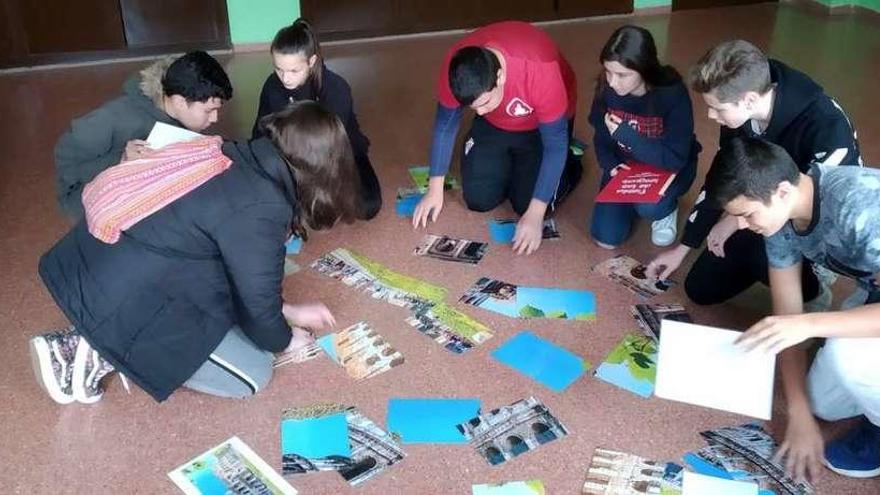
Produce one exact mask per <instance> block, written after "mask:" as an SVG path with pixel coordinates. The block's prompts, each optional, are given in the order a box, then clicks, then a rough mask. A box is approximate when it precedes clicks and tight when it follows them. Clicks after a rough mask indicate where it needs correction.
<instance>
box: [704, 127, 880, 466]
mask: <svg viewBox="0 0 880 495" xmlns="http://www.w3.org/2000/svg"><path fill="white" fill-rule="evenodd" d="M706 190H707V196H708V198H709V199H710V200H711V201H713V202H715V203H716V204H717V205H719V206H721V207H723V208H724V209H725V210H726V211H727V213H728V214H729V215H731V216H733V217H735V218H736V219H737V221H738V222H739V228H741V229H743V228H748V229H750V230H752V231H753V232H757V233H759V234H761V235H763V236H764V237H765V238H766V250H767V259H768V262H769V279H770V290H771V293H772V298H773V312H774V313H775V314H776V315H777V316H770V317H767V318H764V319H762V320H761V321H760V322H758V323H757V324H755V325H754V326H752V327H751V328H749V329H748V330H747V331H746V332H745V333H744V334H743V335H742V337H740V339H739V340H738V343H739V344H740V345H742V346H745V347H746V348H748V349H760V350H763V351H769V352H773V353H780V355H779V367H780V372H781V375H782V382H783V388H784V390H785V396H786V398H787V401H788V413H789V423H788V430H787V431H786V435H785V441H784V442H783V443H782V445H781V447H780V449H779V452H778V453H777V456H778V457H783V456H787V461H786V467H787V468H788V469H789V471H790V472H791V474H793V475H795V476H796V477H798V478H803V477H805V475H807V476H810V477H815V475H816V474H818V464H819V461H820V460H821V461H824V463H825V465H827V466H828V467H829V468H830V469H831V470H833V471H835V472H837V473H840V474H843V475H845V476H852V477H858V478H869V477H874V476H880V364H878V362H880V361H878V359H880V304H874V303H876V302H880V286H878V281H877V276H878V274H880V171H878V170H876V169H871V168H856V167H839V168H838V167H824V166H821V165H817V166H813V168H812V169H811V170H810V171H809V173H807V174H804V173H801V172H800V171H798V168H797V166H796V165H795V164H794V162H793V161H792V159H791V157H789V155H788V154H787V153H786V152H785V150H784V149H782V148H780V147H779V146H777V145H775V144H772V143H769V142H767V141H763V140H761V139H758V138H736V139H734V140H733V141H732V142H731V143H730V145H729V146H728V147H726V148H724V149H722V150H721V151H719V153H718V155H716V157H715V162H714V163H713V164H712V168H711V170H710V172H709V174H708V175H707V177H706ZM804 258H806V259H809V260H810V261H812V262H813V263H817V264H820V265H823V266H825V267H826V268H829V269H831V270H834V271H836V272H837V273H839V274H841V275H844V276H847V277H850V278H853V279H855V280H856V282H857V283H858V285H859V286H860V287H861V288H862V289H864V290H865V291H867V292H868V298H867V301H866V304H865V305H864V306H861V307H856V308H851V309H847V310H841V311H834V312H825V313H812V314H803V296H802V292H801V285H800V284H801V277H800V270H801V263H802V262H803V260H804ZM813 338H825V339H826V341H825V345H824V347H823V348H822V349H821V350H820V351H819V352H818V353H817V354H816V358H815V360H814V361H813V363H812V366H811V367H809V372H808V359H807V353H806V348H805V342H806V341H808V340H810V339H813ZM814 414H815V415H816V416H818V417H820V418H822V419H825V420H828V421H836V420H840V419H843V418H848V417H854V416H862V421H861V422H860V423H859V425H858V426H857V427H856V428H854V429H853V430H852V431H850V432H849V433H847V434H846V435H844V436H843V437H842V438H840V439H838V440H835V441H833V442H830V443H828V444H827V445H824V440H823V438H822V434H821V432H820V431H819V427H818V424H817V422H816V420H815V418H814V417H813V415H814ZM823 446H824V453H823Z"/></svg>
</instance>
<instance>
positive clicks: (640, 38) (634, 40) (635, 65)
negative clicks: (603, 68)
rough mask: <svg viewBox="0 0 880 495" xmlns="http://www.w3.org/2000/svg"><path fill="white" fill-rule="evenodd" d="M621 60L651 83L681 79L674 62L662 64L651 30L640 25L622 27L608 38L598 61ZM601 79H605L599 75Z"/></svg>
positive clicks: (655, 85)
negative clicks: (672, 64)
mask: <svg viewBox="0 0 880 495" xmlns="http://www.w3.org/2000/svg"><path fill="white" fill-rule="evenodd" d="M605 62H618V63H619V64H620V65H622V66H624V67H626V68H627V69H630V70H634V71H636V72H638V73H639V75H640V76H642V79H643V80H644V81H645V83H646V84H647V85H648V86H651V87H657V86H670V85H672V84H675V83H678V82H679V81H681V74H679V73H678V71H677V70H675V67H673V66H671V65H660V60H659V59H658V58H657V46H656V45H655V44H654V37H653V36H651V32H650V31H648V30H647V29H645V28H642V27H639V26H632V25H627V26H621V27H619V28H617V30H616V31H614V33H613V34H612V35H611V37H610V38H608V42H607V43H605V47H604V48H602V52H601V53H600V54H599V63H605ZM599 80H600V81H605V78H604V77H600V79H599Z"/></svg>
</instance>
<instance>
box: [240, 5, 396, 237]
mask: <svg viewBox="0 0 880 495" xmlns="http://www.w3.org/2000/svg"><path fill="white" fill-rule="evenodd" d="M270 52H271V54H272V64H273V65H274V67H275V71H274V72H273V73H272V74H270V75H269V77H268V78H267V79H266V82H265V83H264V84H263V90H262V91H261V92H260V107H259V109H258V110H257V120H256V122H254V130H253V135H254V137H259V136H261V135H263V132H264V131H263V129H261V126H260V122H261V120H260V119H262V118H263V116H265V115H268V114H270V113H274V112H277V111H278V110H281V109H282V108H284V107H285V106H287V105H289V104H291V103H293V102H295V101H302V100H314V101H317V102H319V103H320V104H321V105H323V106H324V108H326V109H327V110H330V111H331V112H333V113H335V114H336V115H337V116H339V118H340V119H341V120H342V123H343V125H345V132H347V133H348V138H349V140H350V142H351V149H352V151H353V152H354V161H355V163H356V164H357V169H358V171H357V173H358V174H359V176H360V184H361V187H360V189H361V194H360V197H361V205H360V211H361V215H360V216H361V218H362V219H364V220H369V219H371V218H373V217H375V216H376V214H378V213H379V209H381V208H382V191H381V189H380V187H379V179H378V178H377V177H376V172H375V171H374V170H373V165H372V164H371V163H370V158H369V156H368V154H367V152H368V151H369V148H370V140H369V139H367V137H366V136H364V134H363V133H362V132H361V128H360V126H359V125H358V121H357V117H356V116H355V114H354V103H353V101H352V97H351V87H349V85H348V83H347V82H346V81H345V79H343V78H342V77H341V76H340V75H339V74H337V73H335V72H333V71H331V70H330V69H328V68H327V67H326V66H324V58H323V57H322V56H321V46H320V45H319V44H318V38H317V36H316V35H315V33H314V31H312V27H311V25H309V23H308V22H307V21H306V20H305V19H297V20H296V21H294V23H293V24H291V25H290V26H287V27H285V28H282V29H281V30H280V31H278V33H277V34H276V35H275V39H273V40H272V45H271V48H270Z"/></svg>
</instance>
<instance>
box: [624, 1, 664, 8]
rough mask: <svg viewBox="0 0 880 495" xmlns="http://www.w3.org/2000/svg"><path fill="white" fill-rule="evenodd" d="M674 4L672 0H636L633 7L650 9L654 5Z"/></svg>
mask: <svg viewBox="0 0 880 495" xmlns="http://www.w3.org/2000/svg"><path fill="white" fill-rule="evenodd" d="M671 5H672V0H634V1H633V8H634V9H649V8H652V7H669V6H671Z"/></svg>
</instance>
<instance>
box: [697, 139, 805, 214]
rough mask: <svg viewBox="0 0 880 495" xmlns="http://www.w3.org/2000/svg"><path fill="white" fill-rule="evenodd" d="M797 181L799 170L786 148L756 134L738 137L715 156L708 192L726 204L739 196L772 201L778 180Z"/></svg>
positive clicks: (767, 201) (707, 184) (711, 199)
mask: <svg viewBox="0 0 880 495" xmlns="http://www.w3.org/2000/svg"><path fill="white" fill-rule="evenodd" d="M785 181H788V182H790V183H791V184H794V185H797V183H798V182H799V181H800V170H799V169H798V167H797V165H796V164H795V163H794V160H792V159H791V157H790V156H789V155H788V153H787V152H786V151H785V149H784V148H782V147H781V146H779V145H777V144H773V143H771V142H769V141H765V140H763V139H760V138H754V137H746V138H742V137H735V138H733V139H731V140H730V141H729V142H728V143H727V144H725V145H724V147H722V148H721V149H720V150H718V153H717V154H716V155H715V159H714V160H712V166H711V167H710V168H709V173H708V174H706V196H707V198H708V199H709V200H710V201H711V202H712V203H713V204H715V205H716V206H718V207H721V208H723V207H724V206H726V205H727V204H728V203H730V202H731V201H733V200H734V199H736V198H737V197H739V196H745V197H746V198H749V199H752V200H757V201H761V202H763V203H764V204H768V203H769V202H770V198H771V197H772V196H773V193H775V192H776V189H777V188H778V187H779V184H781V183H782V182H785Z"/></svg>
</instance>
